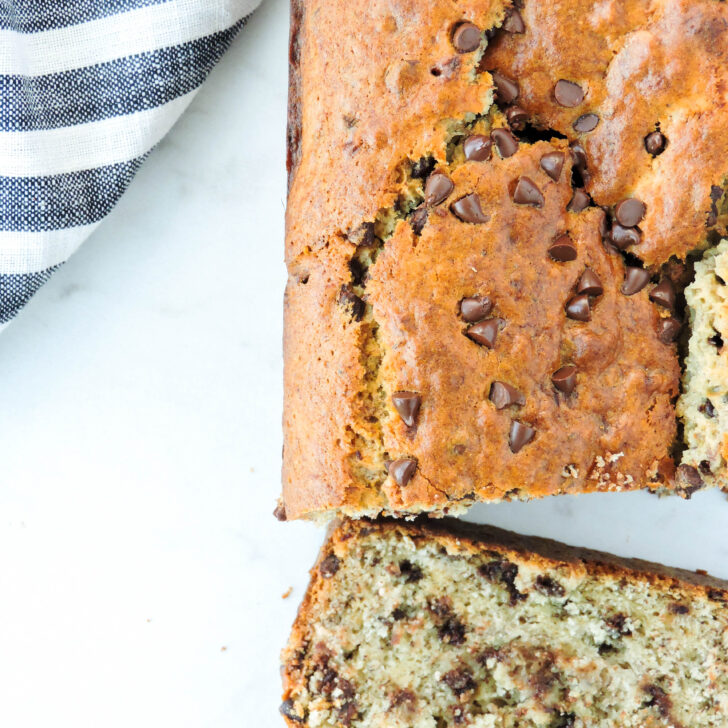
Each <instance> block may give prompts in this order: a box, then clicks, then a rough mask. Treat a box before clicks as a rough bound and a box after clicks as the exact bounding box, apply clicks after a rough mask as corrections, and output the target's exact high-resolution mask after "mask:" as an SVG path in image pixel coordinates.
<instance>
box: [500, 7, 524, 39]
mask: <svg viewBox="0 0 728 728" xmlns="http://www.w3.org/2000/svg"><path fill="white" fill-rule="evenodd" d="M503 30H505V31H506V33H525V32H526V24H525V23H524V22H523V17H522V16H521V14H520V13H519V12H518V10H516V9H515V8H509V9H508V11H507V12H506V19H505V20H504V21H503Z"/></svg>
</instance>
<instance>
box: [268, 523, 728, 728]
mask: <svg viewBox="0 0 728 728" xmlns="http://www.w3.org/2000/svg"><path fill="white" fill-rule="evenodd" d="M282 672H283V682H284V695H283V704H282V706H281V712H282V714H283V715H284V717H285V721H286V724H287V725H288V726H290V728H296V727H300V726H310V727H311V728H313V727H316V728H324V727H327V726H330V727H331V728H333V727H334V726H336V727H340V726H346V727H350V728H364V727H366V728H375V727H381V728H384V727H385V726H386V728H441V727H442V728H444V727H445V726H457V725H467V726H472V727H473V728H514V727H515V726H520V727H521V728H537V727H538V728H546V727H548V728H556V727H557V726H573V727H574V728H615V726H632V727H634V728H637V727H638V726H639V727H644V728H648V727H652V726H654V727H655V728H657V727H658V726H673V727H674V728H688V727H690V728H725V726H726V725H728V722H727V721H728V584H726V583H725V582H719V581H718V580H716V579H712V578H710V577H708V576H703V575H699V574H695V573H689V572H682V571H678V570H672V569H667V568H665V567H661V566H657V565H654V564H648V563H646V562H640V561H628V560H622V559H617V558H616V557H612V556H608V555H606V554H601V553H596V552H590V551H585V550H581V549H575V548H571V547H567V546H563V545H561V544H557V543H555V542H552V541H545V540H541V539H536V538H525V537H521V536H516V535H515V534H511V533H507V532H504V531H500V530H497V529H493V528H484V527H474V526H472V525H467V524H463V523H462V522H458V521H450V520H449V519H444V520H443V521H439V522H433V521H430V522H425V521H422V520H420V521H419V522H417V523H414V524H406V523H402V522H392V521H384V522H382V521H380V522H369V521H366V520H363V521H358V522H352V521H348V522H345V523H343V524H341V525H338V526H337V527H336V528H335V529H334V530H333V532H332V533H331V535H330V538H329V540H328V541H327V543H326V544H325V546H324V548H323V550H322V553H321V555H320V557H319V560H318V563H317V564H316V566H315V567H314V569H313V570H312V572H311V584H310V586H309V589H308V592H307V594H306V597H305V599H304V601H303V604H302V606H301V608H300V611H299V614H298V617H297V619H296V622H295V624H294V627H293V633H292V635H291V638H290V642H289V644H288V647H287V648H286V649H285V650H284V653H283V670H282Z"/></svg>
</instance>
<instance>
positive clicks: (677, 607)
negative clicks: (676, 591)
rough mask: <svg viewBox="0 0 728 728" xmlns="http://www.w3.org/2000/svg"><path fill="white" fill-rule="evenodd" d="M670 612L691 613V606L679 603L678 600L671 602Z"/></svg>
mask: <svg viewBox="0 0 728 728" xmlns="http://www.w3.org/2000/svg"><path fill="white" fill-rule="evenodd" d="M669 609H670V612H672V614H690V607H689V606H688V605H687V604H679V603H678V602H673V603H672V604H670V607H669Z"/></svg>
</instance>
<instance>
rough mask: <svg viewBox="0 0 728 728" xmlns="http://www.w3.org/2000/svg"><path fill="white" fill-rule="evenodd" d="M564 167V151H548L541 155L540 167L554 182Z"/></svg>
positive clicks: (557, 179)
mask: <svg viewBox="0 0 728 728" xmlns="http://www.w3.org/2000/svg"><path fill="white" fill-rule="evenodd" d="M563 168H564V153H563V152H549V153H548V154H544V155H543V157H541V169H542V170H543V171H544V172H546V174H547V175H548V176H549V177H551V179H552V180H554V182H558V181H559V178H560V177H561V170H562V169H563Z"/></svg>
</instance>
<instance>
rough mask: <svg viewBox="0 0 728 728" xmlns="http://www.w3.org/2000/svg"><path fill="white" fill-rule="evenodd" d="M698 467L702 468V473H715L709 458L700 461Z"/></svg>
mask: <svg viewBox="0 0 728 728" xmlns="http://www.w3.org/2000/svg"><path fill="white" fill-rule="evenodd" d="M698 469H699V470H700V472H701V474H702V475H712V474H713V471H712V470H711V469H710V461H709V460H701V461H700V463H698Z"/></svg>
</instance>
